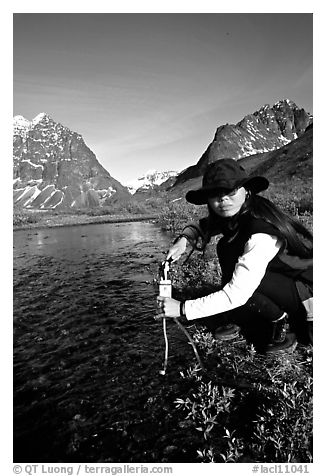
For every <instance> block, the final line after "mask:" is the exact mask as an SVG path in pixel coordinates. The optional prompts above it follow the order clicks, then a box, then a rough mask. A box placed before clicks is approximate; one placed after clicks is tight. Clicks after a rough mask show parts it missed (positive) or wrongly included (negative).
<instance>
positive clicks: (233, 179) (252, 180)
mask: <svg viewBox="0 0 326 476" xmlns="http://www.w3.org/2000/svg"><path fill="white" fill-rule="evenodd" d="M268 185H269V181H268V180H267V178H265V177H261V176H259V175H256V176H249V175H248V173H247V172H246V171H245V169H244V168H243V167H242V166H241V165H240V164H239V163H238V162H237V161H236V160H235V159H219V160H216V161H215V162H212V163H211V164H209V165H208V166H207V168H206V170H205V173H204V176H203V185H202V187H201V188H199V189H197V190H189V192H188V193H187V194H186V200H187V201H188V202H190V203H193V204H194V205H204V204H205V203H207V199H208V198H209V197H214V194H215V193H218V192H219V191H220V190H223V191H228V190H229V191H231V190H234V189H236V188H239V187H245V188H246V189H247V190H250V191H251V192H252V193H259V192H262V191H263V190H266V189H267V188H268Z"/></svg>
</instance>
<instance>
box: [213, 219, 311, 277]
mask: <svg viewBox="0 0 326 476" xmlns="http://www.w3.org/2000/svg"><path fill="white" fill-rule="evenodd" d="M255 233H266V234H268V235H273V236H277V237H278V238H280V239H281V240H282V241H284V239H283V238H282V235H281V233H280V232H279V231H278V230H277V228H275V227H274V226H273V225H271V224H269V223H267V222H265V221H264V220H262V219H259V218H253V217H250V216H249V217H246V219H245V220H243V221H242V223H241V224H240V226H239V228H238V230H237V232H236V233H235V234H233V236H232V235H228V234H225V235H224V236H223V237H222V238H221V239H220V240H219V242H218V243H217V247H216V251H217V256H218V258H219V262H220V266H221V270H222V286H224V285H225V284H226V283H228V282H229V281H230V280H231V278H232V275H233V272H234V269H235V265H236V263H237V261H238V259H239V257H240V256H242V254H243V252H244V248H245V245H246V243H247V241H248V240H249V238H250V237H251V236H252V235H254V234H255ZM266 271H270V272H274V273H280V274H285V275H287V276H289V277H293V279H301V277H306V279H307V280H308V281H309V280H310V278H311V279H312V259H303V258H299V257H298V256H293V255H289V254H288V253H287V252H286V250H285V251H284V250H283V249H282V248H281V250H280V251H279V252H278V253H277V255H276V256H275V257H274V258H273V259H272V260H271V261H270V262H269V264H268V266H267V270H266Z"/></svg>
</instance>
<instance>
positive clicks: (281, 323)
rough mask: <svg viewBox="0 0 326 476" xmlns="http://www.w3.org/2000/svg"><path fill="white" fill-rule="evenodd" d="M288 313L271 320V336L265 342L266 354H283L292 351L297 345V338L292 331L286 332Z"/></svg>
mask: <svg viewBox="0 0 326 476" xmlns="http://www.w3.org/2000/svg"><path fill="white" fill-rule="evenodd" d="M287 319H288V315H287V314H286V313H284V314H283V316H281V317H280V318H279V319H277V320H276V321H272V325H273V327H272V337H271V341H270V342H269V344H267V346H266V349H265V353H266V354H283V353H285V352H293V351H294V349H295V348H296V346H297V339H296V337H295V335H294V334H293V333H288V332H287V331H288V328H289V326H288V322H287Z"/></svg>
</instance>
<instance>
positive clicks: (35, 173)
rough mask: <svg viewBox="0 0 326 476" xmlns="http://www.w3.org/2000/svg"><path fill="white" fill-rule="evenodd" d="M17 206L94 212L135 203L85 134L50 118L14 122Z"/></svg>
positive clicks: (19, 117)
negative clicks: (105, 206)
mask: <svg viewBox="0 0 326 476" xmlns="http://www.w3.org/2000/svg"><path fill="white" fill-rule="evenodd" d="M13 149H14V166H13V175H14V205H15V206H16V207H23V208H32V209H55V210H64V209H69V208H94V207H100V206H102V205H103V204H105V205H110V200H111V199H112V198H113V197H114V201H115V202H117V201H119V200H130V198H131V194H130V193H129V191H128V189H127V188H126V187H124V186H123V185H121V184H120V182H118V181H117V180H115V179H114V178H113V177H112V176H111V175H110V174H109V172H108V171H107V170H105V168H104V167H102V165H101V164H100V163H99V162H98V160H97V158H96V156H95V154H94V153H93V152H92V151H91V150H90V149H89V148H88V147H87V145H86V144H85V142H84V140H83V138H82V136H81V135H80V134H77V133H76V132H72V131H71V130H70V129H68V128H67V127H64V126H62V125H61V124H59V123H57V122H55V121H54V120H53V119H51V117H49V116H47V115H46V114H43V113H42V114H39V115H38V116H37V117H36V118H35V119H33V121H28V120H26V119H25V118H23V117H22V116H15V118H14V138H13Z"/></svg>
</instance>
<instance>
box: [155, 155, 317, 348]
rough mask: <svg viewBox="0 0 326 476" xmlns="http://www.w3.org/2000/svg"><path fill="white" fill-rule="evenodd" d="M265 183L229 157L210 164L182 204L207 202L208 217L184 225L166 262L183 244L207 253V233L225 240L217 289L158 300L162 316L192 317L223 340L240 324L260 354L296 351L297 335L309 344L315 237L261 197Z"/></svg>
mask: <svg viewBox="0 0 326 476" xmlns="http://www.w3.org/2000/svg"><path fill="white" fill-rule="evenodd" d="M268 185H269V182H268V180H267V179H266V178H265V177H260V176H254V177H249V176H248V175H247V173H246V172H245V170H244V169H243V168H242V167H241V166H240V165H239V164H238V162H237V161H235V160H234V159H221V160H218V161H216V162H214V163H212V164H210V165H209V166H208V167H207V169H206V171H205V174H204V177H203V182H202V187H201V188H200V189H198V190H191V191H189V192H188V193H187V194H186V200H187V201H188V202H190V203H193V204H195V205H203V204H207V207H208V216H207V217H206V218H204V219H202V220H200V221H199V224H190V225H188V226H186V227H185V228H184V230H183V232H182V234H181V235H180V236H179V237H178V238H177V240H176V241H175V242H174V244H173V246H172V247H171V248H170V250H169V252H168V254H167V259H171V260H172V261H175V260H177V259H179V258H180V256H181V255H182V254H183V253H184V252H185V250H186V245H187V242H190V243H191V244H192V246H194V247H195V248H196V249H204V247H205V246H206V244H207V243H208V242H209V240H210V238H211V237H212V236H215V235H222V238H221V239H220V240H219V242H218V244H217V255H218V258H219V262H220V266H221V270H222V289H221V290H219V291H217V292H214V293H211V294H209V295H207V296H204V297H202V298H199V299H193V300H187V301H184V302H180V301H177V300H175V299H172V298H164V297H160V296H159V297H158V298H157V300H158V307H159V315H160V316H161V317H163V316H165V317H180V316H184V317H185V318H186V319H187V321H194V320H196V322H199V323H203V324H205V325H206V326H207V327H208V328H209V330H211V331H212V332H213V333H214V335H215V337H216V338H220V339H228V338H232V337H233V336H236V335H237V332H236V331H237V329H239V326H240V328H241V330H242V332H243V333H244V335H245V336H246V337H247V338H248V339H249V341H251V342H253V343H254V344H255V346H256V348H257V349H258V350H260V351H262V352H264V353H278V352H284V351H289V350H293V349H294V348H295V346H296V342H297V338H300V339H301V340H302V342H304V343H309V342H311V339H312V332H310V330H311V319H312V310H311V307H310V305H311V302H312V301H311V298H312V292H311V288H312V235H311V233H310V232H309V231H308V230H307V229H306V228H305V227H304V226H303V225H302V224H301V223H300V222H299V221H297V220H295V219H293V218H291V217H289V216H287V215H286V214H285V213H284V212H282V211H281V210H280V209H279V208H278V207H276V205H274V204H273V203H271V202H270V201H269V200H267V199H266V198H264V197H262V196H259V195H258V193H259V192H261V191H263V190H266V189H267V187H268ZM199 239H201V240H202V242H203V246H202V247H201V248H199V246H198V242H199ZM197 320H198V321H197ZM289 329H290V330H291V331H292V332H288V331H289ZM308 336H309V337H308ZM311 343H312V342H311Z"/></svg>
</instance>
